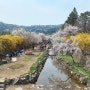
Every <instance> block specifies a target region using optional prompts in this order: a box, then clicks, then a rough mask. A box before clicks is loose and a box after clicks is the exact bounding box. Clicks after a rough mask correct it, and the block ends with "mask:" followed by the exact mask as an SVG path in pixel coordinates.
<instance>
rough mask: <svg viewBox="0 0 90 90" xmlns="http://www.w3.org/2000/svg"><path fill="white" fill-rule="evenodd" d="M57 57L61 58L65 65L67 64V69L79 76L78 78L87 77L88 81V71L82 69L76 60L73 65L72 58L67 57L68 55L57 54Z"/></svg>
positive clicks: (89, 73) (84, 68) (89, 75)
mask: <svg viewBox="0 0 90 90" xmlns="http://www.w3.org/2000/svg"><path fill="white" fill-rule="evenodd" d="M59 57H60V58H63V60H64V61H65V62H66V63H69V64H70V65H69V68H70V69H71V70H72V71H73V72H75V73H77V74H79V75H80V76H82V77H87V78H88V79H90V71H89V70H88V69H87V68H86V67H84V66H83V65H81V64H80V63H79V62H78V60H74V61H75V63H73V60H72V57H71V56H69V55H62V54H59Z"/></svg>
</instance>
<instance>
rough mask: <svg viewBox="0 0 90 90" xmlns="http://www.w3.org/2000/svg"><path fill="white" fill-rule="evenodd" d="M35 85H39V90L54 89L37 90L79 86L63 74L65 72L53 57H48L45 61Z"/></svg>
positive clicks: (57, 89)
mask: <svg viewBox="0 0 90 90" xmlns="http://www.w3.org/2000/svg"><path fill="white" fill-rule="evenodd" d="M36 85H40V86H41V88H50V87H53V88H54V89H38V90H60V88H65V87H69V86H71V85H73V86H76V85H77V86H79V85H78V83H77V82H76V81H75V80H72V79H71V78H70V77H69V75H68V74H67V73H65V70H64V69H63V67H62V66H61V65H60V63H58V61H57V60H56V58H55V57H49V58H48V59H47V61H46V63H45V65H44V68H43V70H42V71H41V73H40V76H39V78H38V80H37V83H36ZM75 90H76V89H75ZM77 90H78V89H77Z"/></svg>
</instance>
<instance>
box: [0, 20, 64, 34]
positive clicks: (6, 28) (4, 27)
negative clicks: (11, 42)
mask: <svg viewBox="0 0 90 90" xmlns="http://www.w3.org/2000/svg"><path fill="white" fill-rule="evenodd" d="M61 26H62V24H60V25H31V26H22V25H21V26H19V25H14V24H6V23H3V22H0V33H2V32H10V31H12V30H15V29H21V28H22V29H24V30H26V31H32V32H37V33H39V32H40V33H45V34H52V33H54V32H56V31H58V30H59V29H60V28H61Z"/></svg>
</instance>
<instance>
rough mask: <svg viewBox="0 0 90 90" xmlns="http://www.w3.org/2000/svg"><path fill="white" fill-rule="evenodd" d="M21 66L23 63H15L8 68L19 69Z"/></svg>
mask: <svg viewBox="0 0 90 90" xmlns="http://www.w3.org/2000/svg"><path fill="white" fill-rule="evenodd" d="M23 66H24V65H23V64H15V65H12V66H10V67H9V68H10V69H19V68H22V67H23Z"/></svg>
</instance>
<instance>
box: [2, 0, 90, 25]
mask: <svg viewBox="0 0 90 90" xmlns="http://www.w3.org/2000/svg"><path fill="white" fill-rule="evenodd" d="M74 7H76V9H77V11H78V13H79V14H80V13H83V12H85V11H90V0H0V21H1V22H4V23H8V24H17V25H26V26H28V25H29V26H30V25H58V24H62V23H64V22H65V20H66V19H67V17H68V16H69V14H70V12H71V11H72V10H73V8H74Z"/></svg>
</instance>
